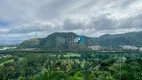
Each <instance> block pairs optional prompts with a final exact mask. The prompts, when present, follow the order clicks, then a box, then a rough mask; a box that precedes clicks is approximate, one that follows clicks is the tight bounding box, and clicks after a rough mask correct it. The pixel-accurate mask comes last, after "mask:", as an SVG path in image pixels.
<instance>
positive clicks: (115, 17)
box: [0, 0, 142, 42]
mask: <svg viewBox="0 0 142 80" xmlns="http://www.w3.org/2000/svg"><path fill="white" fill-rule="evenodd" d="M141 30H142V0H0V41H1V42H3V41H12V40H15V41H18V40H26V39H30V38H42V37H46V36H48V35H49V34H51V33H54V32H74V33H76V34H79V35H85V36H89V37H98V36H101V35H104V34H121V33H127V32H132V31H141Z"/></svg>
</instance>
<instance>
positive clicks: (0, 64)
mask: <svg viewBox="0 0 142 80" xmlns="http://www.w3.org/2000/svg"><path fill="white" fill-rule="evenodd" d="M13 60H14V59H10V60H7V61H5V62H2V63H0V66H3V65H4V64H5V63H9V62H13Z"/></svg>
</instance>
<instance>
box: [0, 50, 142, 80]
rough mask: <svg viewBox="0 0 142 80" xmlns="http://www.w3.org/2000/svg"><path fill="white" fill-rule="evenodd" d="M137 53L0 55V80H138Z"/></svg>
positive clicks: (140, 60) (141, 62)
mask: <svg viewBox="0 0 142 80" xmlns="http://www.w3.org/2000/svg"><path fill="white" fill-rule="evenodd" d="M141 73H142V54H140V53H113V54H112V53H105V52H102V53H100V52H99V53H97V52H80V53H79V52H78V53H75V52H74V53H71V52H59V53H26V52H25V53H20V52H19V53H9V54H0V80H142V74H141Z"/></svg>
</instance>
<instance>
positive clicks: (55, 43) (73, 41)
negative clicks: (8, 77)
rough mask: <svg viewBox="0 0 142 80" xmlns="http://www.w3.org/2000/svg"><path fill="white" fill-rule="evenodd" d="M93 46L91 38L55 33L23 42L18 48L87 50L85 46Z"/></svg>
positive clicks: (69, 33) (68, 33) (67, 33)
mask: <svg viewBox="0 0 142 80" xmlns="http://www.w3.org/2000/svg"><path fill="white" fill-rule="evenodd" d="M89 45H95V43H94V42H93V41H92V40H91V38H89V37H86V36H79V35H76V34H75V33H72V32H66V33H64V32H62V33H61V32H56V33H53V34H51V35H49V36H47V37H45V38H34V39H29V40H25V41H24V42H22V43H21V44H20V45H19V46H18V48H19V49H22V48H39V49H44V50H75V51H76V50H87V49H88V48H87V46H89Z"/></svg>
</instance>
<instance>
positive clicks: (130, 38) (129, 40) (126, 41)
mask: <svg viewBox="0 0 142 80" xmlns="http://www.w3.org/2000/svg"><path fill="white" fill-rule="evenodd" d="M141 36H142V32H129V33H125V34H116V35H109V34H106V35H103V36H100V37H98V38H95V39H94V41H96V42H97V43H98V44H99V45H101V46H107V47H108V46H113V47H118V46H119V45H134V46H142V37H141Z"/></svg>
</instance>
